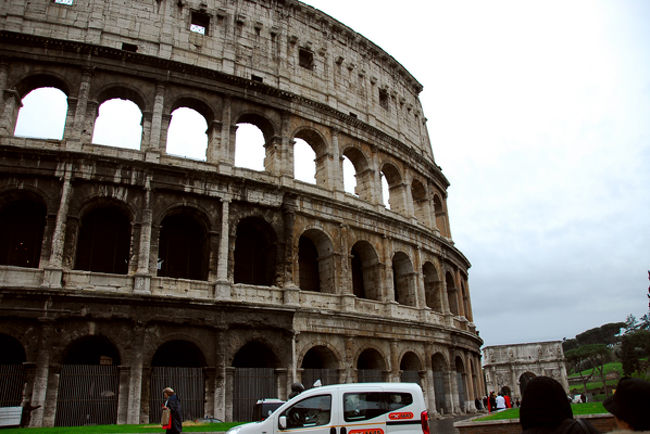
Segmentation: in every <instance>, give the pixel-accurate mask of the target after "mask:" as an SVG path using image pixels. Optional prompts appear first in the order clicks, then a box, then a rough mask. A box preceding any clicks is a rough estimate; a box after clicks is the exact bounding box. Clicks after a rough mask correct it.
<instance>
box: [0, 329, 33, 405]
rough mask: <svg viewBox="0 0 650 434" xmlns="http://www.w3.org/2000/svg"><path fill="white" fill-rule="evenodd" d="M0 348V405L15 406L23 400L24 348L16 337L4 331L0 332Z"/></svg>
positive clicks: (25, 358) (25, 359)
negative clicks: (0, 349)
mask: <svg viewBox="0 0 650 434" xmlns="http://www.w3.org/2000/svg"><path fill="white" fill-rule="evenodd" d="M0 348H2V351H0V406H2V407H17V406H19V405H21V404H22V401H23V385H24V382H25V373H24V368H23V366H24V365H23V364H24V363H25V362H26V361H27V357H26V353H25V348H24V347H23V344H22V343H21V342H20V341H19V340H18V339H16V338H15V337H13V336H10V335H8V334H4V333H0Z"/></svg>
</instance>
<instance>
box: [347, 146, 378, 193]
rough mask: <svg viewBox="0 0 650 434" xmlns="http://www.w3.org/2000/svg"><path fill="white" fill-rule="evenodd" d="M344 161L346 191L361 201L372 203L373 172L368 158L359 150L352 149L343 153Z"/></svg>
mask: <svg viewBox="0 0 650 434" xmlns="http://www.w3.org/2000/svg"><path fill="white" fill-rule="evenodd" d="M342 161H343V163H342V164H343V176H344V179H343V181H344V188H345V191H346V192H347V193H353V194H356V195H357V196H359V199H361V200H365V201H366V202H372V198H373V194H372V191H373V184H374V181H373V171H372V170H371V169H370V166H369V164H368V160H367V159H366V157H365V156H364V155H363V153H362V152H361V151H360V150H358V149H357V148H353V147H350V148H347V149H346V150H345V151H343V160H342ZM346 162H347V163H346ZM348 163H349V164H348ZM350 165H351V166H352V168H350ZM346 167H347V170H346Z"/></svg>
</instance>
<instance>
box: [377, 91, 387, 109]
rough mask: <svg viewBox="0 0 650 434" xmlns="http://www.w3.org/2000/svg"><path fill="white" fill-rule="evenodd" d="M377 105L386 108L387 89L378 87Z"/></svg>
mask: <svg viewBox="0 0 650 434" xmlns="http://www.w3.org/2000/svg"><path fill="white" fill-rule="evenodd" d="M379 105H380V106H382V107H383V108H385V109H386V110H388V91H387V90H386V89H379Z"/></svg>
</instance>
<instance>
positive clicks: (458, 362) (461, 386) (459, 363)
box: [454, 356, 469, 411]
mask: <svg viewBox="0 0 650 434" xmlns="http://www.w3.org/2000/svg"><path fill="white" fill-rule="evenodd" d="M454 371H455V373H456V388H457V389H458V405H459V408H460V409H461V410H463V411H464V410H465V402H467V400H468V399H469V396H468V395H467V372H466V371H465V362H464V361H463V358H462V357H461V356H456V357H455V358H454Z"/></svg>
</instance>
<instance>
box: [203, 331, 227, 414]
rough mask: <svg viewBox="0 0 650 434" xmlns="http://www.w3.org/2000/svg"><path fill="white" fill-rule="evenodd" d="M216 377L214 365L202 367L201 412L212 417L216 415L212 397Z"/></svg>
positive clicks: (214, 390) (213, 396)
mask: <svg viewBox="0 0 650 434" xmlns="http://www.w3.org/2000/svg"><path fill="white" fill-rule="evenodd" d="M217 342H218V341H217ZM216 377H217V368H216V367H204V368H203V378H204V381H205V404H204V406H203V414H204V415H209V416H212V417H216V416H214V415H215V414H216V408H215V403H216V400H215V399H214V398H215V393H216ZM222 420H223V419H222Z"/></svg>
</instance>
